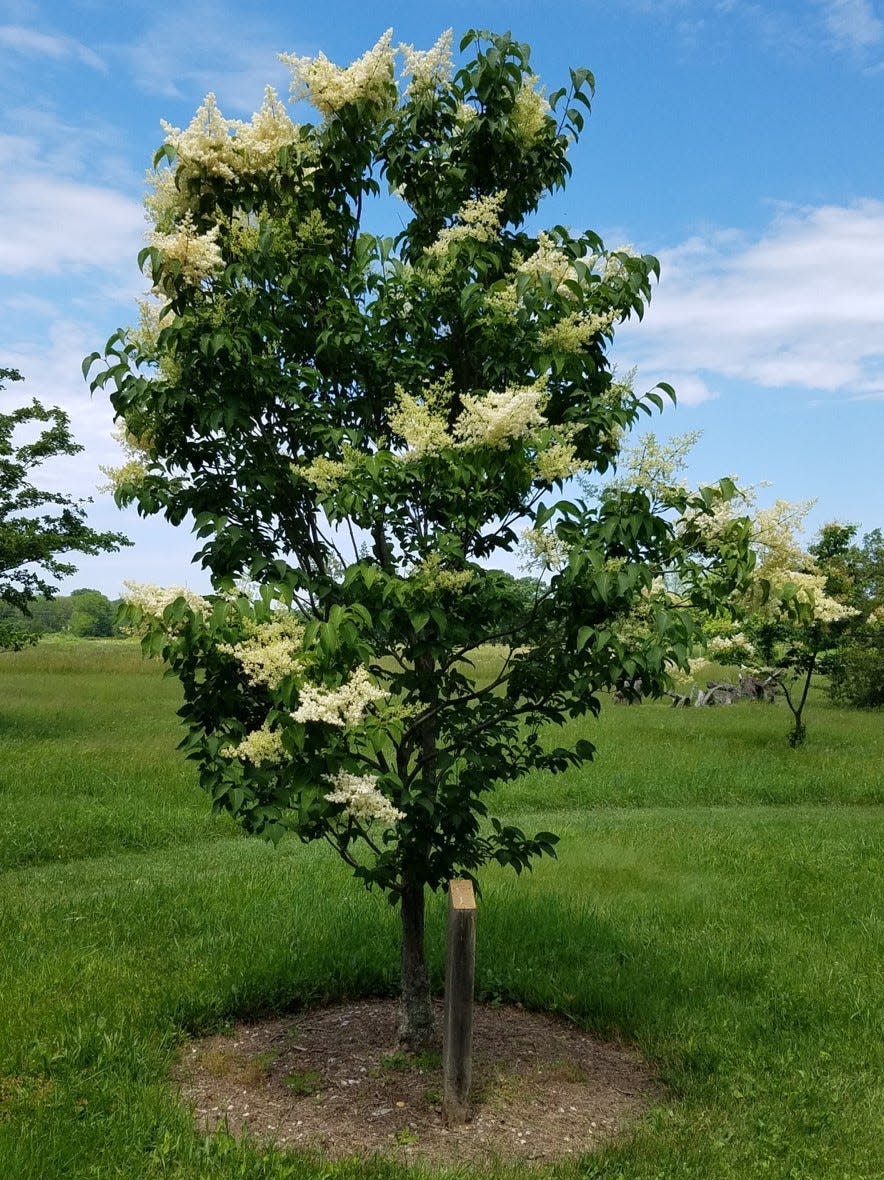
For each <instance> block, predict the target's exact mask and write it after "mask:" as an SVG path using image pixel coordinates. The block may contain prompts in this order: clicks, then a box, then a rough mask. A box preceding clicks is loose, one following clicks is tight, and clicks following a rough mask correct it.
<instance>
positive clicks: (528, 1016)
mask: <svg viewBox="0 0 884 1180" xmlns="http://www.w3.org/2000/svg"><path fill="white" fill-rule="evenodd" d="M439 1018H440V1023H441V1011H440V1012H439ZM397 1024H398V1013H397V1006H396V1003H395V1001H393V1000H362V1001H358V1002H356V1003H347V1004H341V1005H337V1006H335V1007H330V1008H322V1009H315V1010H312V1011H306V1012H303V1013H301V1014H299V1015H295V1016H288V1017H284V1018H282V1019H274V1020H269V1021H265V1022H263V1023H259V1024H242V1025H239V1026H237V1027H236V1028H235V1029H234V1030H233V1032H232V1033H230V1034H229V1035H223V1036H220V1035H219V1036H213V1037H208V1038H205V1039H203V1040H199V1041H193V1042H190V1043H189V1044H188V1045H187V1046H186V1047H185V1048H184V1050H183V1052H182V1054H181V1058H180V1061H179V1064H178V1067H177V1069H176V1080H177V1082H178V1085H179V1086H180V1089H181V1093H182V1095H183V1097H184V1098H185V1100H186V1101H188V1102H189V1103H190V1104H191V1105H192V1107H193V1109H194V1114H195V1117H196V1120H197V1122H198V1125H199V1126H200V1129H201V1130H204V1131H206V1130H208V1131H211V1130H213V1129H215V1128H216V1127H218V1126H224V1127H226V1128H227V1129H228V1130H229V1131H230V1133H231V1134H234V1135H237V1134H240V1133H241V1132H242V1131H243V1130H244V1129H248V1132H249V1134H250V1135H251V1136H253V1137H254V1138H256V1139H258V1140H260V1141H264V1142H273V1143H275V1144H277V1145H278V1146H280V1147H287V1148H291V1149H295V1150H303V1151H319V1152H322V1153H323V1154H324V1155H327V1156H329V1157H331V1158H349V1157H354V1156H363V1157H364V1156H369V1155H374V1154H377V1155H382V1156H387V1157H390V1158H394V1159H397V1160H399V1161H400V1162H403V1163H409V1162H410V1163H423V1164H429V1165H438V1166H447V1165H451V1164H458V1163H470V1164H472V1163H489V1162H494V1161H500V1162H511V1163H514V1162H522V1163H529V1162H536V1163H543V1162H549V1161H552V1160H555V1159H561V1158H563V1157H567V1156H569V1155H579V1154H582V1153H584V1152H591V1151H594V1150H596V1149H597V1148H598V1147H600V1146H601V1145H603V1144H605V1143H609V1142H610V1141H611V1140H612V1139H614V1138H616V1137H617V1136H618V1135H620V1134H623V1133H624V1132H625V1131H627V1130H628V1129H629V1127H630V1126H631V1125H632V1124H634V1123H635V1121H636V1120H637V1119H638V1118H639V1117H640V1116H641V1115H642V1114H643V1113H644V1112H645V1111H646V1110H647V1109H648V1108H649V1107H650V1106H651V1105H652V1104H653V1103H654V1102H655V1101H658V1100H659V1099H660V1098H661V1097H662V1094H663V1090H662V1087H661V1086H660V1084H659V1082H658V1081H657V1080H656V1078H655V1076H654V1072H653V1070H652V1068H651V1067H650V1066H649V1065H648V1063H647V1062H646V1061H644V1060H643V1058H641V1057H640V1056H639V1055H638V1054H637V1053H636V1052H635V1051H634V1050H632V1049H630V1048H627V1047H625V1046H623V1045H619V1044H615V1043H611V1042H607V1041H602V1040H599V1039H597V1038H595V1037H593V1036H591V1035H589V1034H587V1033H585V1032H581V1031H580V1029H578V1028H576V1027H575V1026H574V1025H571V1024H568V1023H566V1022H564V1021H561V1020H557V1019H554V1018H552V1017H549V1016H544V1015H539V1014H537V1013H533V1012H526V1011H524V1010H523V1009H521V1008H518V1007H495V1006H488V1005H477V1006H476V1010H475V1017H474V1032H473V1082H472V1091H471V1118H470V1121H469V1122H468V1123H466V1124H465V1125H463V1126H460V1127H451V1128H449V1127H446V1125H445V1122H444V1120H443V1117H442V1065H441V1055H440V1054H438V1053H429V1054H419V1055H417V1056H409V1055H406V1054H404V1053H402V1052H400V1051H399V1050H397V1047H396V1031H397Z"/></svg>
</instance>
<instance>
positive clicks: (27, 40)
mask: <svg viewBox="0 0 884 1180" xmlns="http://www.w3.org/2000/svg"><path fill="white" fill-rule="evenodd" d="M0 49H5V50H8V51H9V52H11V53H16V54H19V55H20V56H22V57H40V58H50V59H51V60H53V61H63V60H64V59H66V58H73V59H74V60H75V61H78V62H81V63H82V64H83V65H86V66H90V67H91V68H92V69H94V70H101V71H102V72H106V71H107V64H106V63H105V62H104V61H103V60H102V58H101V57H99V55H98V54H97V53H95V51H94V50H92V49H90V48H89V47H88V45H83V44H82V43H81V42H80V41H76V40H75V39H74V38H73V37H65V36H63V35H61V34H58V33H43V32H40V31H39V30H38V29H33V28H27V27H25V26H24V25H0Z"/></svg>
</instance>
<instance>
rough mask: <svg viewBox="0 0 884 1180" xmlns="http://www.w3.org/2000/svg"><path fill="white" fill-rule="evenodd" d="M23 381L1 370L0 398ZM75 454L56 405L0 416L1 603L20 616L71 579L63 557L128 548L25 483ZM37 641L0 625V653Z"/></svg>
mask: <svg viewBox="0 0 884 1180" xmlns="http://www.w3.org/2000/svg"><path fill="white" fill-rule="evenodd" d="M21 379H22V377H21V374H20V373H19V372H18V370H16V369H0V392H2V390H3V388H4V384H3V383H4V382H6V381H21ZM35 428H36V429H35ZM22 431H23V432H24V433H25V435H26V436H29V437H28V438H27V441H23V440H22V437H21V432H22ZM80 450H82V447H80V446H79V445H78V444H77V443H75V442H74V440H73V439H72V438H71V432H70V423H69V421H68V417H67V415H66V414H65V413H64V411H63V410H60V409H59V408H58V407H57V406H49V407H48V408H47V407H46V406H44V405H42V404H41V403H40V402H39V401H37V400H36V399H34V400H32V401H31V402H30V404H28V405H24V406H19V407H17V408H16V409H14V410H11V411H10V412H9V413H0V604H4V605H6V606H9V607H15V608H17V609H18V611H20V612H22V613H23V614H24V615H25V616H27V614H28V605H29V603H31V602H33V601H34V600H35V599H36V598H38V597H41V596H44V595H45V596H51V595H52V594H53V593H54V591H55V587H54V586H53V585H52V582H51V581H49V580H48V579H51V578H57V577H64V576H65V575H67V574H72V573H74V572H75V570H76V566H74V565H72V564H71V563H70V562H69V561H67V560H66V555H67V554H69V553H87V554H90V555H92V554H96V553H102V552H106V551H113V550H115V549H119V547H120V546H121V545H128V544H129V542H128V541H127V539H126V538H125V537H123V536H121V535H120V534H119V533H97V532H95V530H94V529H91V528H89V526H88V525H87V524H86V513H85V509H84V506H83V503H82V501H78V500H74V499H73V498H72V497H71V496H68V495H65V494H64V493H63V492H50V491H44V490H42V489H40V488H37V487H35V486H34V484H33V483H31V482H30V480H31V476H32V473H33V471H34V469H35V468H37V467H39V466H40V465H41V464H42V463H44V462H45V461H46V460H47V459H52V458H54V457H55V456H57V455H75V454H76V453H77V451H80ZM36 639H37V633H36V632H34V631H32V630H28V629H27V628H26V627H24V626H22V625H21V624H20V623H18V622H13V621H10V620H4V621H0V650H3V649H13V650H14V649H18V648H21V647H23V646H25V645H26V644H28V643H33V642H35V641H36Z"/></svg>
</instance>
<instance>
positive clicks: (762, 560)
mask: <svg viewBox="0 0 884 1180" xmlns="http://www.w3.org/2000/svg"><path fill="white" fill-rule="evenodd" d="M741 494H742V497H743V501H744V505H745V509H746V510H747V511H748V510H751V538H752V548H753V551H754V553H755V557H756V564H755V570H754V575H753V579H752V583H751V584H750V587H749V589H748V591H747V593H746V594H745V596H744V598H743V601H742V603H741V612H740V613H741V615H742V617H741V619H740V622H739V629H735V627H734V624H733V622H732V620H731V619H724V620H722V619H720V618H716V617H715V616H712V617H711V618H710V619H708V620H707V623H706V635H707V642H706V651H707V653H708V654H710V655H712V656H713V657H714V658H715V659H717V660H719V661H720V662H722V663H729V662H730V663H740V664H744V665H749V666H750V668H753V670H754V671H756V672H757V673H759V674H761V675H764V674H765V673H769V672H773V671H777V672H779V673H780V676H779V681H778V683H779V687H780V688H781V690H782V693H783V696H784V698H785V700H786V704H787V705H788V707H789V710H790V712H791V714H792V728H791V730H790V731H789V735H788V740H789V744H790V745H791V746H793V747H794V746H800V745H803V743H804V741H805V740H806V737H807V727H806V725H805V716H804V714H805V708H806V705H807V700H808V694H809V692H810V685H811V681H812V679H813V676H814V674H815V673H816V672H819V671H823V670H824V669H825V668H826V667H827V666H828V662H829V661H830V660H831V658H832V656H833V653H834V652H835V651H836V649H837V648H838V646H839V644H840V643H841V641H842V638H843V636H844V634H845V632H846V631H847V630H848V629H849V628H850V626H851V625H852V623H853V621H854V619H855V618H856V617H857V616H858V614H859V612H858V610H857V608H856V607H854V606H853V605H852V601H851V599H852V597H853V594H852V591H851V590H850V588H849V586H848V583H847V582H845V580H844V578H843V577H842V573H841V572H839V571H838V570H836V568H835V567H834V566H833V567H831V570H828V569H827V566H826V563H825V561H823V562H821V561H820V559H819V557H818V555H817V554H818V553H822V552H823V551H824V550H825V548H826V543H823V549H822V550H820V549H817V552H816V553H815V552H814V546H810V547H809V548H808V549H804V548H803V547H802V545H801V542H800V540H799V537H800V534H801V531H802V529H803V525H804V520H805V518H806V516H807V513H808V512H809V511H810V509H811V507H812V506H813V501H812V500H806V501H803V502H800V503H789V502H787V501H785V500H777V501H775V503H774V504H772V505H771V506H770V507H769V508H763V509H762V508H757V507H756V506H755V492H754V490H752V489H749V490H746V489H743V490H742V492H741ZM728 510H729V509H728V508H727V507H725V509H724V511H725V514H727V512H728ZM715 527H717V526H713V530H714V528H715Z"/></svg>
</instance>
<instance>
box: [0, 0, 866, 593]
mask: <svg viewBox="0 0 884 1180" xmlns="http://www.w3.org/2000/svg"><path fill="white" fill-rule="evenodd" d="M252 8H253V9H254V11H250V9H252ZM389 26H392V27H393V29H394V37H395V40H396V41H404V42H409V43H412V44H414V45H415V46H416V47H418V48H421V47H423V48H428V47H429V46H430V45H431V44H432V43H433V42H434V41H435V40H436V38H437V36H438V35H439V33H440V32H441V31H442V30H443V29H445V28H448V27H453V28H454V31H455V34H456V35H457V34H459V33H460V32H462V31H463V30H464V29H466V28H468V27H470V26H479V27H486V28H490V29H496V30H504V29H511V30H512V31H513V33H514V35H516V36H517V37H518V38H519V39H520V40H525V41H528V42H529V43H530V44H531V45H532V46H533V61H534V65H535V69H536V71H537V73H538V74H539V75H540V77H541V79H542V81H543V82H544V83H545V84H546V85H547V86H548V87H549V89H550V90H552V89H555V88H556V87H557V86H558V85H559V84H560V82H562V81H566V80H567V67H568V66H569V65H575V66H577V65H585V66H588V67H589V68H590V69H591V70H592V71H593V72H594V73H595V75H596V81H597V93H596V100H595V103H594V107H593V115H592V117H591V119H590V120H589V123H588V126H587V130H586V132H585V135H584V138H583V140H582V141H581V143H580V145H579V146H578V148H577V149H576V150H575V152H574V155H573V164H574V175H573V179H572V183H571V185H570V187H569V189H568V190H567V191H566V192H565V193H563V194H560V195H557V196H556V197H555V199H552V200H550V202H549V203H548V205H547V207H546V208H545V210H543V211H542V216H541V221H542V222H545V223H547V224H555V223H559V222H561V223H565V224H568V225H570V226H572V227H574V228H578V229H582V228H592V229H595V230H596V231H598V232H599V233H601V234H602V236H603V237H604V239H605V241H606V243H607V244H608V245H609V246H611V247H614V246H617V245H621V244H627V243H628V244H631V245H633V246H635V247H636V248H638V249H640V250H642V251H649V252H651V253H655V254H657V255H658V257H659V258H660V260H661V263H662V266H663V277H662V281H661V283H660V285H659V287H658V289H657V291H656V293H655V297H654V300H653V303H652V306H651V309H650V310H649V312H648V314H647V315H646V317H645V319H644V321H643V322H642V323H641V324H636V325H629V326H627V327H626V328H624V329H622V330H621V331H620V333H619V334H618V337H617V341H616V343H615V348H614V356H615V358H616V361H617V364H618V367H619V368H620V369H621V371H625V370H628V369H629V368H631V367H633V366H637V369H638V382H639V383H640V384H643V385H645V386H651V385H653V384H655V382H656V381H658V380H661V379H663V380H668V381H670V382H671V383H672V384H674V385H675V386H676V388H677V390H678V391H679V405H678V407H677V409H675V410H667V411H666V412H665V413H664V415H663V416H662V418H660V419H659V420H657V421H656V422H654V423H653V424H652V426H653V429H655V430H656V432H657V433H658V435H660V436H663V437H666V436H668V435H670V434H673V433H681V432H684V431H687V430H701V431H702V432H703V434H702V438H701V440H700V442H699V444H698V445H697V447H696V448H695V450H694V453H693V459H692V466H691V470H690V472H689V475H690V476H691V478H693V479H696V480H704V479H713V478H716V477H717V476H719V475H722V474H725V473H736V474H738V475H739V476H740V478H741V479H742V480H743V482H745V483H756V482H758V481H762V480H767V481H770V484H771V487H770V488H769V490H768V492H767V493H765V495H766V496H767V497H768V498H771V499H772V498H774V497H777V496H778V497H783V498H785V499H790V500H803V499H808V498H812V497H816V498H817V500H818V504H817V507H816V509H815V510H814V512H813V513H812V515H811V518H810V520H811V525H812V526H818V525H819V524H821V523H823V522H824V521H826V520H830V519H834V518H838V519H842V520H852V521H856V522H858V523H859V524H860V525H861V526H862V527H863V528H864V529H871V528H874V527H877V526H884V496H882V491H881V487H882V481H881V462H880V455H881V442H882V437H884V150H882V148H884V118H882V115H884V0H804V2H803V3H799V2H794V3H788V2H786V0H770V2H766V3H751V2H748V0H747V2H744V0H706V2H700V0H619V2H618V0H557V2H556V3H554V4H553V3H544V2H542V0H533V2H531V3H528V2H526V0H510V2H508V3H506V4H504V3H498V2H492V0H472V2H471V3H469V4H467V3H463V2H461V0H454V2H449V3H447V4H445V5H442V4H434V3H424V4H415V3H414V2H413V0H410V2H409V3H407V4H406V3H401V2H399V0H396V2H391V3H386V4H383V5H382V4H373V5H369V4H365V3H350V2H345V0H326V2H325V3H324V4H317V3H315V0H311V2H310V3H305V2H302V0H287V2H286V3H276V2H271V3H262V4H261V5H254V6H245V5H242V4H235V3H232V2H231V3H209V2H203V3H196V2H192V0H179V2H178V3H175V4H170V3H165V2H154V3H149V4H148V3H141V2H140V0H134V2H133V0H130V2H128V3H126V4H125V5H120V4H119V3H118V0H114V2H112V3H111V2H107V0H65V2H64V3H52V2H45V3H29V2H27V0H22V2H17V0H0V102H2V109H3V113H4V118H3V121H2V124H0V161H2V177H3V179H2V181H0V226H2V229H0V366H7V367H8V366H13V367H17V368H19V369H20V370H21V371H22V373H23V374H24V375H25V377H26V378H27V383H26V384H25V385H24V386H16V387H14V388H13V390H7V391H6V393H4V395H3V397H4V404H5V407H6V408H9V406H11V405H12V404H13V403H14V404H18V403H19V402H20V401H21V400H23V398H24V396H25V395H30V394H34V395H38V396H39V397H41V398H42V399H43V400H45V401H47V402H50V403H56V404H60V405H63V406H64V407H65V408H66V409H67V410H68V411H69V413H70V415H71V418H72V422H73V427H74V432H75V435H76V437H77V439H78V440H79V441H80V442H81V443H82V444H83V445H84V448H85V449H84V451H83V453H82V454H81V455H80V456H78V457H77V458H76V459H71V460H65V461H58V462H57V463H56V464H55V465H54V466H53V467H52V468H51V469H46V471H45V473H44V475H43V477H42V483H43V484H44V485H48V484H52V485H54V486H59V487H63V488H65V489H66V490H68V491H71V492H74V493H76V494H78V495H83V496H93V497H94V500H95V502H94V504H93V505H92V509H91V512H90V520H91V521H92V523H93V524H94V525H95V526H96V527H100V528H113V529H118V530H122V531H124V532H127V533H128V534H129V536H130V537H131V538H132V539H133V540H134V541H135V542H136V544H135V545H134V546H133V548H132V549H129V550H126V551H124V552H123V553H121V554H118V555H116V556H105V557H101V558H94V559H85V558H84V559H82V560H81V561H79V570H78V573H77V574H76V575H75V576H74V577H73V578H72V579H70V580H69V581H68V583H67V584H66V586H65V588H66V589H70V588H71V587H73V586H83V585H88V586H95V587H98V588H100V589H102V590H104V591H106V592H107V593H109V594H112V595H114V594H116V593H118V592H119V590H120V587H121V585H122V582H123V581H124V579H135V580H138V581H152V582H157V583H161V584H173V583H174V584H181V583H187V584H189V585H191V586H194V587H195V588H204V587H205V585H206V582H205V579H204V577H203V575H202V574H201V573H200V571H198V570H197V569H196V567H192V566H190V565H189V560H190V555H191V553H192V552H193V548H194V546H193V544H192V539H191V537H190V535H189V533H188V532H187V531H186V529H179V530H172V529H170V528H169V527H168V526H165V525H164V524H163V523H162V522H158V521H150V522H144V521H140V520H139V519H138V518H137V517H136V516H135V514H134V512H132V513H129V512H127V513H119V512H118V511H117V509H116V508H115V507H114V505H113V503H112V501H111V500H110V497H109V496H107V495H106V494H102V493H100V492H98V491H97V490H96V489H97V486H98V485H99V484H100V483H101V476H100V474H99V471H98V468H99V465H100V464H102V463H111V464H112V463H114V462H116V461H117V458H118V453H117V450H116V445H115V444H114V443H113V441H112V439H111V434H110V432H111V426H112V418H111V413H110V410H109V407H108V406H107V405H106V404H105V403H104V402H102V401H101V400H98V399H90V396H89V393H88V390H87V388H86V386H85V384H84V383H83V381H82V378H81V375H80V361H81V359H82V357H83V356H84V355H86V354H87V353H89V352H91V351H93V350H94V349H100V348H101V346H102V344H103V342H104V340H105V339H106V338H107V337H108V336H109V335H110V334H111V332H113V331H114V330H115V329H116V328H117V327H118V326H119V325H121V324H125V323H129V322H132V321H133V320H134V319H135V314H134V312H133V306H134V300H135V298H136V297H137V296H138V295H139V294H140V293H141V292H142V290H143V288H144V286H145V283H144V280H143V279H142V277H141V276H140V275H139V273H138V270H137V266H136V263H135V256H136V254H137V252H138V250H139V249H140V247H141V246H142V245H143V237H144V232H145V228H146V227H145V222H144V217H143V210H142V205H141V199H142V195H143V190H144V172H145V169H146V168H147V166H148V164H149V162H150V158H151V155H152V153H153V151H154V149H155V148H156V147H157V146H158V144H159V143H160V141H161V138H162V133H161V130H160V119H161V118H165V119H167V120H168V121H169V122H171V123H173V124H175V125H178V126H186V124H187V123H188V122H189V121H190V118H191V116H192V114H193V112H194V110H195V109H196V107H197V106H198V105H199V103H200V102H201V101H202V99H203V98H204V96H205V94H206V93H207V92H208V91H210V90H213V91H215V92H216V94H217V96H218V101H219V105H220V106H221V109H222V110H223V112H224V113H225V115H227V116H228V117H240V118H242V117H247V116H248V115H250V114H251V112H252V111H253V110H254V109H255V108H256V107H257V106H258V105H259V104H260V101H261V98H262V94H263V88H264V85H265V84H266V83H268V82H269V83H271V84H273V85H275V86H276V87H277V88H278V90H279V91H280V92H281V93H283V92H285V90H286V88H287V84H288V76H287V71H286V69H285V68H284V67H283V66H282V65H281V64H280V63H279V62H278V61H277V59H276V54H277V53H278V52H287V53H296V54H299V55H305V54H313V53H316V52H318V51H320V50H322V51H323V52H325V53H326V55H327V56H328V57H330V58H331V59H332V60H333V61H336V62H337V63H338V64H340V65H346V64H347V63H349V62H350V61H351V60H353V59H354V58H355V57H358V56H359V55H360V54H361V53H362V52H363V51H364V50H365V49H366V48H368V47H369V46H370V45H371V44H373V43H374V42H375V41H376V40H377V38H378V36H379V35H380V34H381V33H382V32H383V31H384V30H385V29H386V28H388V27H389ZM391 228H395V227H391ZM10 395H11V396H10Z"/></svg>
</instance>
